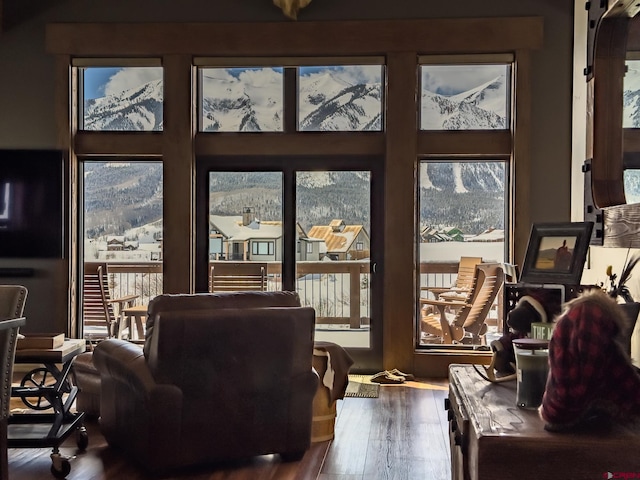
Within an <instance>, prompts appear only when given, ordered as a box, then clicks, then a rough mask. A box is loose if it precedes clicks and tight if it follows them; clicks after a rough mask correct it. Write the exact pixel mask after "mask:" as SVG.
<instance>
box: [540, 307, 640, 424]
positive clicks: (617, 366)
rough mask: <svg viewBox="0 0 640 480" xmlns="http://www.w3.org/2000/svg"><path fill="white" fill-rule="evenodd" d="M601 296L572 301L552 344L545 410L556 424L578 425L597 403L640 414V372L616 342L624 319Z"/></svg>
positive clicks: (615, 410)
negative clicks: (605, 304)
mask: <svg viewBox="0 0 640 480" xmlns="http://www.w3.org/2000/svg"><path fill="white" fill-rule="evenodd" d="M596 300H597V299H595V300H592V301H589V300H587V301H582V302H578V303H575V304H574V305H572V306H571V307H570V308H569V309H568V310H567V312H566V313H565V314H564V315H563V316H562V317H561V318H560V320H559V321H558V324H557V325H556V328H555V331H554V333H553V336H552V338H551V341H550V343H549V376H548V378H547V386H546V390H545V393H544V397H543V400H542V408H541V410H540V414H541V415H542V418H543V419H544V420H546V421H547V422H549V423H550V424H555V425H557V426H561V425H572V424H575V423H576V422H579V421H580V420H581V419H582V418H583V417H584V416H585V415H586V414H588V413H589V411H590V410H591V409H593V408H597V407H600V408H606V409H607V411H609V412H610V413H613V414H615V415H620V416H623V415H625V414H629V413H640V375H639V374H638V371H637V369H636V368H635V367H634V366H633V365H632V364H631V362H630V359H629V358H628V356H627V355H626V354H625V353H624V351H623V350H622V348H621V347H620V345H619V344H618V343H617V342H616V341H615V338H616V337H617V336H618V335H619V333H620V330H619V326H618V322H617V321H616V319H615V318H612V316H611V313H610V309H607V308H604V307H603V305H602V304H601V303H602V302H601V301H596ZM621 315H623V313H621ZM548 427H549V425H548Z"/></svg>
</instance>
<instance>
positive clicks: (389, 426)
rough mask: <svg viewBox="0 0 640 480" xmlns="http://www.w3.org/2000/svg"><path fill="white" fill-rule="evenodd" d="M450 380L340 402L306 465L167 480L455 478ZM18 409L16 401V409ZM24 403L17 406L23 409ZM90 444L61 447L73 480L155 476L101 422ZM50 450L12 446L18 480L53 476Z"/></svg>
mask: <svg viewBox="0 0 640 480" xmlns="http://www.w3.org/2000/svg"><path fill="white" fill-rule="evenodd" d="M447 393H448V384H447V382H446V380H437V381H427V380H419V381H415V382H406V383H405V384H403V385H383V386H382V387H381V389H380V397H379V398H346V399H344V400H339V401H338V405H337V419H336V426H335V438H334V440H333V441H327V442H321V443H315V444H313V445H312V447H311V449H309V451H307V453H306V454H305V456H304V457H303V459H302V460H300V461H299V462H291V463H283V462H281V461H280V458H279V456H278V455H266V456H262V457H257V458H253V459H251V460H247V461H243V462H229V463H224V464H215V465H209V466H207V467H204V468H199V469H190V470H187V471H183V472H181V473H180V475H169V476H165V477H163V478H165V479H189V480H316V479H317V480H391V479H393V480H414V479H415V480H418V479H420V480H422V479H425V480H446V479H449V478H451V473H450V455H449V446H448V434H447V417H446V412H445V410H444V398H445V397H446V396H447ZM13 406H14V405H13V404H12V407H13ZM16 406H18V405H16ZM86 427H87V430H88V432H89V447H88V448H87V450H86V451H85V452H82V453H81V452H77V447H76V444H75V438H74V436H73V435H72V436H71V437H70V438H69V439H68V440H67V441H66V442H65V443H64V444H63V445H62V446H61V448H60V451H61V453H62V454H64V455H75V458H73V459H72V460H71V473H70V474H69V475H68V476H67V479H69V480H74V479H77V480H93V479H96V480H97V479H112V480H116V479H117V480H123V479H126V480H148V479H151V478H154V477H151V476H148V475H147V474H145V472H143V471H141V470H140V469H138V468H137V467H136V466H135V465H132V464H130V463H129V462H128V461H126V460H125V459H124V457H123V456H122V455H121V454H120V453H119V452H117V451H114V450H113V449H111V448H109V447H108V445H107V444H106V442H105V440H104V438H103V437H102V435H101V434H100V431H99V427H98V425H97V423H96V422H95V421H88V422H86ZM50 454H51V449H50V448H42V449H18V448H16V449H9V475H10V476H9V478H10V479H11V480H35V479H53V478H54V477H53V475H52V474H51V472H50V469H51V459H50V457H49V455H50Z"/></svg>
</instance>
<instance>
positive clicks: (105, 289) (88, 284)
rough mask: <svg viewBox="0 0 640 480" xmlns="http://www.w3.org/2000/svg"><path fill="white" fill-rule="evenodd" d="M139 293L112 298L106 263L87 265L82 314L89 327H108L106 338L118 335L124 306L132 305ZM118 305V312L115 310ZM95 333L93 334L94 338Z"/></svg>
mask: <svg viewBox="0 0 640 480" xmlns="http://www.w3.org/2000/svg"><path fill="white" fill-rule="evenodd" d="M138 297H139V295H125V296H124V297H120V298H115V299H112V298H111V295H110V293H109V282H108V277H107V273H106V267H105V265H98V266H97V268H96V266H95V264H93V265H85V271H84V286H83V296H82V315H83V320H84V325H85V326H88V327H106V335H104V336H105V337H106V338H112V337H115V336H116V333H117V331H118V329H117V326H118V319H119V316H120V312H121V311H122V309H123V308H126V307H129V306H132V305H133V303H134V301H135V299H137V298H138ZM114 305H116V306H117V312H116V311H114ZM93 337H95V335H92V338H93Z"/></svg>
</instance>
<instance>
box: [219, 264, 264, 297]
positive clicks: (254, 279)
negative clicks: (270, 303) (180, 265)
mask: <svg viewBox="0 0 640 480" xmlns="http://www.w3.org/2000/svg"><path fill="white" fill-rule="evenodd" d="M266 290H267V264H266V263H256V262H225V261H220V262H213V263H212V264H211V265H210V270H209V291H210V292H246V291H260V292H265V291H266Z"/></svg>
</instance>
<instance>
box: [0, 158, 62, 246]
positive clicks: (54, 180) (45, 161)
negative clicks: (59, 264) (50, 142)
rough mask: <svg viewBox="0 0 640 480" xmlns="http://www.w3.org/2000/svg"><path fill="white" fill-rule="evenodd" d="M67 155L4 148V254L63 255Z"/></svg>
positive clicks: (0, 227)
mask: <svg viewBox="0 0 640 480" xmlns="http://www.w3.org/2000/svg"><path fill="white" fill-rule="evenodd" d="M63 171H64V157H63V154H62V152H61V151H57V150H0V257H4V258H8V257H12V258H62V257H63V244H64V229H63V218H64V214H63V211H64V209H63V191H64V182H63V178H64V176H63Z"/></svg>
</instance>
